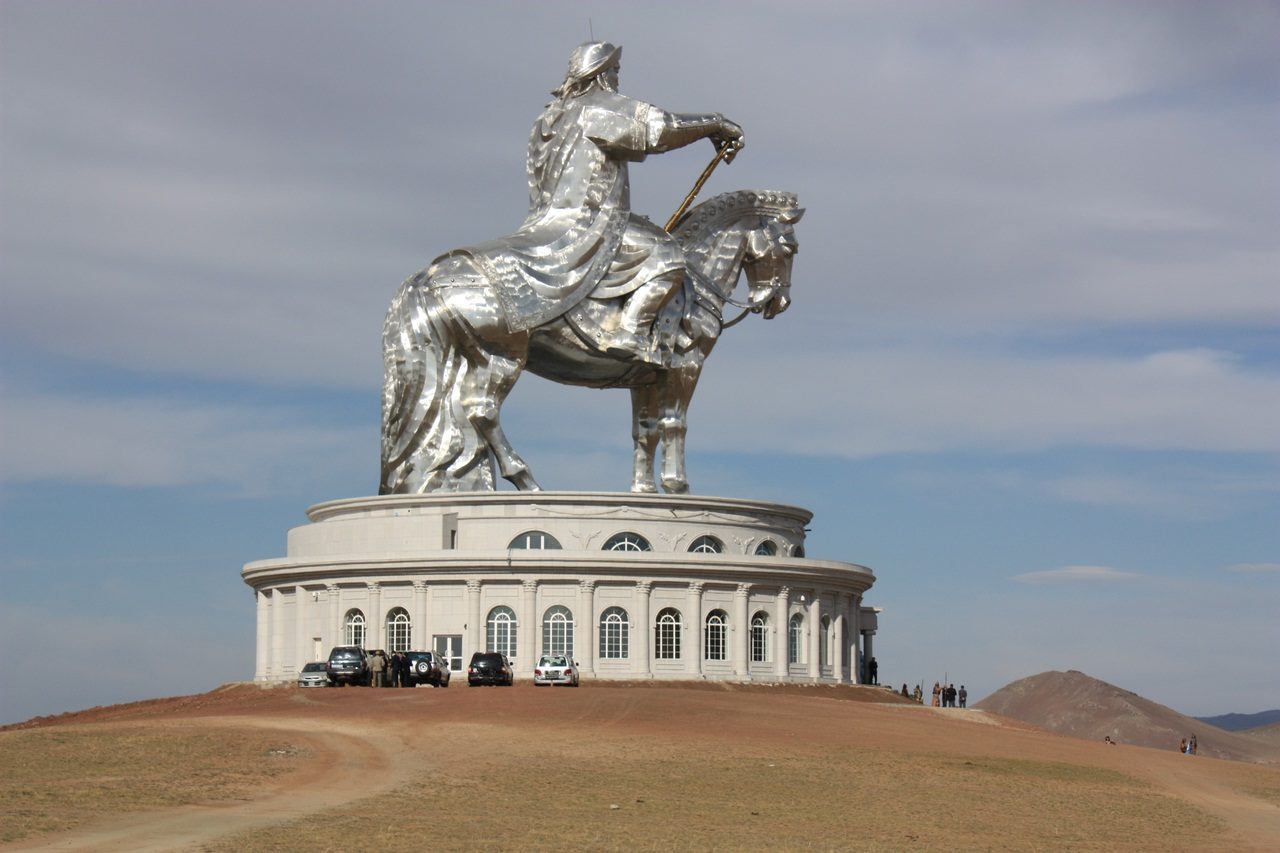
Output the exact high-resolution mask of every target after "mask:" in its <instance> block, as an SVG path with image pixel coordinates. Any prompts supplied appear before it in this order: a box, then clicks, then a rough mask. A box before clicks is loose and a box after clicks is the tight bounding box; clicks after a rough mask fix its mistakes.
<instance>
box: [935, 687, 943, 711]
mask: <svg viewBox="0 0 1280 853" xmlns="http://www.w3.org/2000/svg"><path fill="white" fill-rule="evenodd" d="M933 707H935V708H941V707H942V685H941V684H939V683H938V682H936V681H935V682H933Z"/></svg>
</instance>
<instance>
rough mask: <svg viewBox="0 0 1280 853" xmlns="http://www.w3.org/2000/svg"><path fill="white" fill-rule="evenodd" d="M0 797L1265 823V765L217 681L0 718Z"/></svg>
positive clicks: (1025, 735)
mask: <svg viewBox="0 0 1280 853" xmlns="http://www.w3.org/2000/svg"><path fill="white" fill-rule="evenodd" d="M0 802H3V803H4V804H5V805H4V808H3V809H0V851H9V850H92V851H95V852H96V851H112V850H119V851H130V853H135V851H149V850H192V849H195V850H201V851H210V852H211V853H218V851H228V853H230V851H234V852H235V853H240V851H244V850H253V851H255V853H257V851H292V850H305V851H309V853H310V851H349V850H369V851H380V850H387V851H402V850H406V849H409V850H428V849H429V850H440V851H447V850H484V851H491V850H518V851H521V853H524V851H539V850H604V851H607V850H625V851H628V853H631V851H645V850H663V851H671V850H753V851H754V850H913V851H915V850H937V851H952V850H1004V851H1036V853H1039V851H1043V850H1071V851H1082V850H1091V851H1106V853H1115V851H1148V850H1150V851H1159V853H1170V851H1183V850H1195V851H1199V850H1212V851H1218V850H1231V851H1233V853H1236V851H1251V850H1259V851H1274V850H1277V849H1280V766H1267V765H1263V764H1251V763H1246V762H1241V761H1220V760H1217V759H1214V758H1208V757H1203V756H1201V757H1196V758H1190V757H1185V756H1180V755H1178V754H1176V753H1175V752H1173V751H1171V750H1168V749H1158V750H1157V749H1147V748H1144V747H1138V746H1132V745H1129V744H1121V745H1119V746H1108V745H1106V744H1104V743H1102V742H1100V741H1086V740H1079V739H1076V738H1070V737H1063V736H1061V735H1058V734H1053V733H1050V732H1046V731H1042V730H1039V729H1035V728H1033V727H1031V726H1029V725H1027V724H1025V723H1021V722H1018V721H1015V720H1010V719H1007V718H1004V717H1000V716H998V715H996V714H992V713H989V712H986V711H981V710H977V709H973V708H969V709H950V708H928V707H924V706H921V705H917V704H915V703H911V702H906V701H904V700H902V699H901V698H900V697H895V696H894V695H893V694H892V693H891V692H890V691H887V690H881V689H877V688H872V687H859V686H852V685H844V686H838V687H837V686H802V685H787V686H784V687H770V686H767V685H738V684H693V683H691V684H687V685H685V684H680V685H670V684H660V683H652V682H647V683H631V684H628V683H609V684H598V683H586V684H584V685H583V687H582V688H581V689H579V690H572V689H551V688H547V689H539V688H534V687H533V686H531V685H529V684H527V683H521V684H517V685H516V686H515V687H513V688H467V687H465V686H462V685H456V686H454V687H453V688H452V689H447V690H443V689H431V688H425V687H424V688H418V689H413V690H392V689H388V690H372V689H366V688H347V689H322V690H299V689H297V688H294V687H283V688H275V689H262V688H260V687H257V686H254V685H233V686H227V687H224V688H222V689H219V690H215V691H212V692H210V693H205V694H200V695H196V696H184V697H174V698H169V699H156V700H150V701H147V702H138V703H134V704H131V705H121V706H114V707H107V708H95V709H91V710H88V711H82V712H78V713H74V714H64V715H61V716H59V717H50V718H39V719H35V720H30V721H28V722H26V723H23V724H18V725H14V726H7V727H3V728H0Z"/></svg>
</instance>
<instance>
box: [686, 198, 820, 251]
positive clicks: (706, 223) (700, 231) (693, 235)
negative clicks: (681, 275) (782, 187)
mask: <svg viewBox="0 0 1280 853" xmlns="http://www.w3.org/2000/svg"><path fill="white" fill-rule="evenodd" d="M748 211H755V212H759V213H776V214H779V215H782V216H787V215H791V214H794V215H796V216H798V215H799V213H800V210H799V200H798V199H797V198H796V196H795V194H794V193H788V192H781V191H776V190H735V191H734V192H727V193H721V194H720V195H718V196H715V197H713V198H710V199H707V200H706V201H704V202H702V203H701V204H699V205H698V206H696V207H694V208H693V209H692V210H690V211H689V212H688V213H686V214H685V215H684V216H682V217H680V221H679V222H677V223H676V227H675V229H674V230H673V231H672V232H671V236H672V237H674V238H675V239H676V241H677V242H678V243H679V244H680V245H681V247H682V248H684V249H686V250H688V249H689V248H691V247H692V246H694V245H696V244H697V243H699V242H700V241H702V240H703V239H705V238H706V237H707V236H708V235H711V234H714V233H716V232H718V231H720V230H721V229H722V228H723V227H724V226H725V225H726V224H728V223H729V222H730V221H732V220H734V219H736V218H738V217H739V216H741V215H742V214H743V213H746V212H748Z"/></svg>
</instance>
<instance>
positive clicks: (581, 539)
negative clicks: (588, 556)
mask: <svg viewBox="0 0 1280 853" xmlns="http://www.w3.org/2000/svg"><path fill="white" fill-rule="evenodd" d="M569 535H570V536H571V537H573V540H574V541H575V542H577V543H578V550H580V551H590V550H591V543H592V542H594V541H596V540H597V539H599V538H600V537H601V536H603V535H604V531H603V530H601V529H599V528H596V529H595V530H591V531H588V532H586V533H582V532H579V531H577V530H570V531H569Z"/></svg>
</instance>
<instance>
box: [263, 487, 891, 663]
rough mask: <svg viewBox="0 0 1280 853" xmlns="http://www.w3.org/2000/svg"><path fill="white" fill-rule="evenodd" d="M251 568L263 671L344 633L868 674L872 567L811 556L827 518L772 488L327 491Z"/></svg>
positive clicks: (459, 649) (419, 642)
mask: <svg viewBox="0 0 1280 853" xmlns="http://www.w3.org/2000/svg"><path fill="white" fill-rule="evenodd" d="M307 516H308V518H309V519H310V523H309V524H305V525H303V526H301V527H296V528H294V529H292V530H290V531H289V536H288V549H287V555H286V556H285V557H283V558H279V559H270V560H259V561H256V562H252V563H249V564H247V565H246V566H245V567H244V569H243V571H242V573H241V574H242V576H243V578H244V580H245V583H247V584H248V585H249V586H251V587H252V588H253V590H254V593H255V596H256V599H257V616H258V635H257V666H256V671H255V678H256V679H257V680H260V681H285V680H291V679H293V678H295V677H296V674H297V672H298V670H299V669H300V668H301V667H302V665H303V664H305V663H307V662H308V661H312V660H323V659H325V658H326V657H327V655H328V653H329V649H330V648H331V647H333V646H335V645H346V644H351V643H356V644H360V645H363V646H364V647H365V648H369V649H375V648H381V649H388V650H391V649H397V648H405V649H433V650H436V651H438V652H440V653H441V654H443V655H445V656H446V657H448V658H450V660H451V663H452V666H453V668H454V670H455V672H465V665H466V663H467V662H468V661H469V660H470V659H471V655H472V653H473V652H476V651H485V650H492V651H500V652H504V653H506V654H508V656H509V657H511V659H512V663H513V664H514V665H515V669H516V675H517V678H525V679H527V678H530V677H532V673H533V666H534V663H535V662H536V660H537V656H538V655H539V654H542V653H544V652H551V651H556V652H559V651H568V652H569V653H571V654H572V655H573V657H574V658H575V659H576V660H577V661H578V662H579V664H580V666H581V669H582V672H583V675H584V677H586V678H611V679H647V678H655V679H691V678H692V679H723V680H740V681H745V680H751V681H778V682H785V681H806V682H828V683H841V682H846V683H847V682H849V681H853V680H856V669H857V667H856V666H851V662H853V661H856V660H857V659H858V650H859V648H860V644H859V639H860V637H861V636H862V634H863V633H865V632H867V631H868V630H872V631H873V630H874V624H873V623H872V622H871V621H870V620H873V619H874V614H873V613H872V612H871V610H870V608H863V607H862V595H863V593H864V592H865V591H866V590H867V589H869V588H870V587H871V585H872V583H873V582H874V576H873V575H872V573H871V571H870V570H869V569H867V568H865V567H863V566H859V565H855V564H852V563H844V562H834V561H828V560H810V559H807V558H805V557H804V536H805V527H806V525H807V524H808V523H809V522H810V520H811V518H812V514H811V513H810V512H809V511H808V510H805V509H801V508H799V507H794V506H787V505H784V504H776V503H769V502H765V501H750V500H738V499H733V498H716V497H698V496H689V495H648V494H634V493H600V492H469V493H433V494H427V495H392V496H384V497H365V498H349V499H345V500H338V501H330V502H327V503H322V504H317V505H316V506H313V507H311V508H310V509H309V510H308V511H307Z"/></svg>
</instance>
